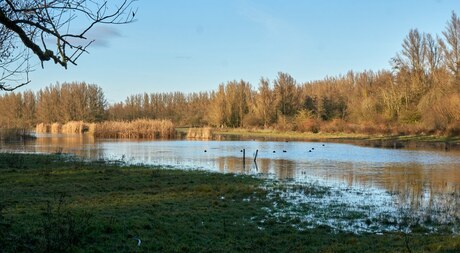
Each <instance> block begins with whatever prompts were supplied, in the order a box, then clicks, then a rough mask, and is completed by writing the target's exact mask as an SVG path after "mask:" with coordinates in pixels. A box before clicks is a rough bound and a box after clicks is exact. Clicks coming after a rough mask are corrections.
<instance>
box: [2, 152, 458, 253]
mask: <svg viewBox="0 0 460 253" xmlns="http://www.w3.org/2000/svg"><path fill="white" fill-rule="evenodd" d="M263 185H265V182H264V181H262V180H260V179H256V178H253V177H249V176H237V175H233V174H217V173H208V172H202V171H180V170H173V169H170V168H159V167H144V166H124V165H123V164H121V165H120V164H118V163H108V162H83V161H79V160H76V159H75V158H72V157H69V156H64V155H31V154H4V153H1V154H0V199H1V204H0V205H1V207H0V211H1V212H0V251H1V252H458V251H459V250H460V237H459V236H458V235H456V236H454V235H451V234H442V233H439V234H429V235H427V234H425V233H423V232H420V233H418V232H414V233H411V234H405V233H384V234H381V235H377V234H360V235H356V234H351V233H345V232H337V231H333V230H331V228H329V227H327V226H320V227H317V228H312V229H298V228H297V225H298V223H299V221H298V220H296V219H291V218H289V217H288V216H287V217H284V218H283V219H280V218H277V217H273V216H270V215H269V213H270V210H272V208H273V205H274V202H276V203H278V205H281V204H283V205H287V203H284V202H283V200H282V199H280V198H269V197H268V195H269V194H268V192H267V190H265V188H264V187H263ZM299 190H300V189H299ZM301 190H302V191H306V192H311V193H312V194H314V195H315V196H321V194H323V193H322V190H321V189H319V191H318V190H315V189H310V188H307V189H301ZM137 239H140V240H141V244H140V246H138V240H137Z"/></svg>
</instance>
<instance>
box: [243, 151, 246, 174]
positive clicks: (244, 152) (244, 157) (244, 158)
mask: <svg viewBox="0 0 460 253" xmlns="http://www.w3.org/2000/svg"><path fill="white" fill-rule="evenodd" d="M245 165H246V150H245V149H244V148H243V170H245V169H246V166H245Z"/></svg>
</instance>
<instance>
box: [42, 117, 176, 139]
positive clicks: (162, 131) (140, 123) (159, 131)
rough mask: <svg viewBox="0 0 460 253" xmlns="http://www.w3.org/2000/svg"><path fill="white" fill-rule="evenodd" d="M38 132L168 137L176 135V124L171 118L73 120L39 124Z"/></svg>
mask: <svg viewBox="0 0 460 253" xmlns="http://www.w3.org/2000/svg"><path fill="white" fill-rule="evenodd" d="M35 131H36V133H63V134H83V133H89V134H93V135H94V136H95V137H98V138H120V139H168V138H174V137H175V136H176V130H175V127H174V124H173V123H172V122H171V121H170V120H147V119H139V120H135V121H131V122H122V121H105V122H101V123H85V122H83V121H71V122H68V123H66V124H64V125H61V124H59V123H53V124H44V123H41V124H38V125H37V126H36V128H35Z"/></svg>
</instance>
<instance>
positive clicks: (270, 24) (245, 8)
mask: <svg viewBox="0 0 460 253" xmlns="http://www.w3.org/2000/svg"><path fill="white" fill-rule="evenodd" d="M242 3H243V4H241V6H240V15H242V16H243V17H246V18H247V19H249V20H250V21H252V22H254V23H256V24H258V25H260V26H261V27H263V29H264V30H266V31H267V32H268V33H269V34H270V35H279V34H280V33H282V32H283V31H285V30H286V29H287V28H288V27H289V26H288V24H287V23H286V22H285V21H283V20H281V19H279V18H277V17H275V16H273V15H272V14H270V13H268V12H266V11H264V10H262V8H258V7H255V6H251V5H249V4H248V3H247V2H242Z"/></svg>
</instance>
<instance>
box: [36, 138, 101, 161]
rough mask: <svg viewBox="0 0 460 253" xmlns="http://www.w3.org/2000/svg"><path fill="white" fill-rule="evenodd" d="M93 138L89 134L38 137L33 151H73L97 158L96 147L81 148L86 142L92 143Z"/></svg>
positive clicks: (83, 155)
mask: <svg viewBox="0 0 460 253" xmlns="http://www.w3.org/2000/svg"><path fill="white" fill-rule="evenodd" d="M94 143H95V139H94V137H93V136H91V135H86V134H78V135H50V136H44V137H39V138H37V139H36V141H35V145H34V146H33V147H34V150H32V151H34V152H40V153H56V152H63V153H73V154H76V155H78V156H82V157H90V158H99V157H100V155H101V154H99V150H98V149H94V148H88V149H85V148H82V147H85V145H87V144H94Z"/></svg>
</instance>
